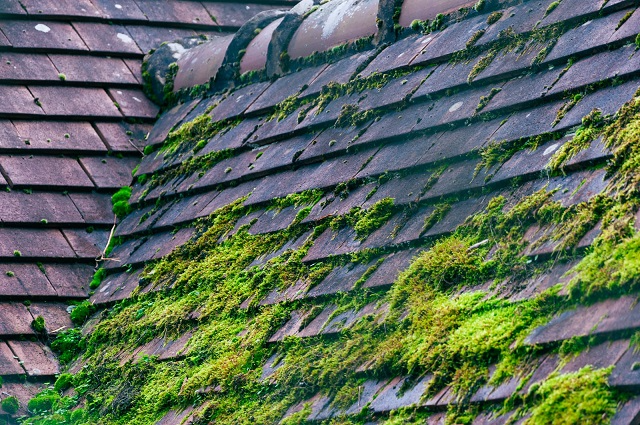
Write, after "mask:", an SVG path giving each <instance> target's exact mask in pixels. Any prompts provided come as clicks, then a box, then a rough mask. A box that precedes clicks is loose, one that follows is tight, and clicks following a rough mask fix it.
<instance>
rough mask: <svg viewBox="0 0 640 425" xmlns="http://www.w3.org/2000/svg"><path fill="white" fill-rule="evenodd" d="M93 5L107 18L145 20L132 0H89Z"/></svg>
mask: <svg viewBox="0 0 640 425" xmlns="http://www.w3.org/2000/svg"><path fill="white" fill-rule="evenodd" d="M91 2H92V3H93V4H94V6H95V7H96V8H97V9H98V10H99V11H100V12H101V14H102V16H104V17H105V18H108V19H122V20H136V21H138V20H142V21H144V20H147V17H146V16H145V15H144V13H142V11H141V10H140V8H139V7H138V5H137V4H136V2H135V1H134V0H118V1H117V2H114V1H113V0H91Z"/></svg>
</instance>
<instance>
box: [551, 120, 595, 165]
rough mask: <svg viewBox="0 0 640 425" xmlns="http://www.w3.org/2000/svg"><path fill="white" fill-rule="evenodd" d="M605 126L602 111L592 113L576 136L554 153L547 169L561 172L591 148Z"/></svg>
mask: <svg viewBox="0 0 640 425" xmlns="http://www.w3.org/2000/svg"><path fill="white" fill-rule="evenodd" d="M604 124H605V121H604V119H603V117H602V111H600V110H599V109H594V110H593V111H591V112H590V113H589V114H588V115H587V116H585V117H584V118H582V125H581V126H580V128H578V130H577V131H576V134H575V136H573V138H572V139H571V140H570V141H568V142H566V143H565V144H564V145H562V146H561V147H560V148H559V149H558V150H557V151H556V152H554V154H553V155H552V156H551V158H550V159H549V163H548V164H547V167H548V168H549V169H551V170H552V171H558V170H560V169H561V168H562V167H563V166H564V165H565V164H566V163H567V162H568V161H569V160H570V159H571V158H573V157H574V156H576V155H577V154H578V153H580V152H581V151H583V150H584V149H586V148H588V147H589V146H591V142H593V141H594V140H595V139H596V138H597V137H598V136H599V135H600V133H601V132H602V130H603V127H604Z"/></svg>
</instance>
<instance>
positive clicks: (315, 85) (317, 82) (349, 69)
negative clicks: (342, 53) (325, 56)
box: [301, 51, 374, 96]
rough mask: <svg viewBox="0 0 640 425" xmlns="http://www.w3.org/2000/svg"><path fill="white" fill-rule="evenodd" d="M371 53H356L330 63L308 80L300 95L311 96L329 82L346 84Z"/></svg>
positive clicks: (372, 52)
mask: <svg viewBox="0 0 640 425" xmlns="http://www.w3.org/2000/svg"><path fill="white" fill-rule="evenodd" d="M373 54H374V51H369V52H364V53H357V54H355V55H353V56H351V57H348V58H346V59H342V60H340V61H338V62H335V63H332V64H330V65H329V66H327V67H326V68H325V69H324V70H323V71H322V72H321V73H320V74H319V75H317V76H316V78H315V79H314V80H312V81H310V83H309V87H307V88H306V89H304V90H302V93H301V95H302V96H311V95H314V94H317V93H320V91H321V90H322V88H323V87H324V86H326V85H328V84H329V83H336V84H346V83H347V82H349V80H351V78H352V77H353V76H354V74H355V73H356V71H357V70H358V69H359V68H360V67H361V66H362V64H363V63H365V62H366V61H367V60H368V59H369V58H370V57H371V56H372V55H373Z"/></svg>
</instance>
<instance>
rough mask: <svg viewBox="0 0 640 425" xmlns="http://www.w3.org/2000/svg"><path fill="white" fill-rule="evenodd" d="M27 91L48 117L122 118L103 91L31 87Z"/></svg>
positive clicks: (77, 88)
mask: <svg viewBox="0 0 640 425" xmlns="http://www.w3.org/2000/svg"><path fill="white" fill-rule="evenodd" d="M29 90H30V91H31V93H32V94H33V97H34V98H37V99H38V101H39V102H40V104H42V109H43V110H44V111H45V113H46V114H47V115H49V116H63V117H65V118H68V117H70V116H71V117H72V116H76V117H118V118H119V117H122V115H121V114H120V112H119V111H118V109H117V108H116V107H115V105H114V104H113V101H112V100H111V98H110V97H109V96H108V95H107V93H106V92H105V91H104V90H103V89H98V88H81V87H42V86H32V87H29Z"/></svg>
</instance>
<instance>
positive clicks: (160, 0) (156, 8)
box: [136, 0, 215, 25]
mask: <svg viewBox="0 0 640 425" xmlns="http://www.w3.org/2000/svg"><path fill="white" fill-rule="evenodd" d="M136 3H137V4H138V7H140V10H142V12H143V13H144V14H145V15H146V17H147V18H148V19H149V21H152V22H167V23H177V22H180V23H186V24H199V25H215V22H214V21H213V20H212V19H211V16H209V13H207V10H206V9H205V7H204V6H203V5H202V3H200V2H197V1H172V0H136Z"/></svg>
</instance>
